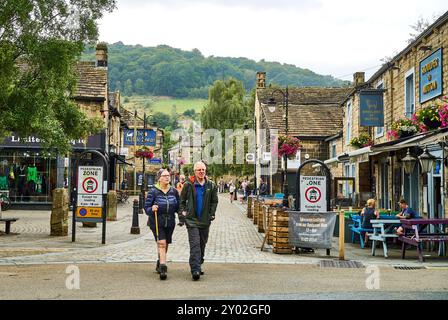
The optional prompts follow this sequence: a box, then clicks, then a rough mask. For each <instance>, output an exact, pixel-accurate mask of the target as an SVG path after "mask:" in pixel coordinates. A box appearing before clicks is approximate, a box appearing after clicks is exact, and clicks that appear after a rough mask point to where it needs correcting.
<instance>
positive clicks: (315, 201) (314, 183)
mask: <svg viewBox="0 0 448 320" xmlns="http://www.w3.org/2000/svg"><path fill="white" fill-rule="evenodd" d="M300 190H302V192H301V195H300V211H302V212H327V199H326V194H327V193H326V192H327V178H326V177H324V176H300Z"/></svg>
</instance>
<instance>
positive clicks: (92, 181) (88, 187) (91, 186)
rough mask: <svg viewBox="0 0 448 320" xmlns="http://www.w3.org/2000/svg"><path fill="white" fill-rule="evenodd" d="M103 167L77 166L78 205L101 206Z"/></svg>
mask: <svg viewBox="0 0 448 320" xmlns="http://www.w3.org/2000/svg"><path fill="white" fill-rule="evenodd" d="M102 193H103V167H93V166H80V167H79V168H78V202H77V204H78V207H102V206H103V194H102Z"/></svg>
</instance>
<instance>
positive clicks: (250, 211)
mask: <svg viewBox="0 0 448 320" xmlns="http://www.w3.org/2000/svg"><path fill="white" fill-rule="evenodd" d="M253 216H254V208H253V198H252V197H248V198H247V217H248V218H250V219H252V217H253Z"/></svg>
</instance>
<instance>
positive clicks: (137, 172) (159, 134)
mask: <svg viewBox="0 0 448 320" xmlns="http://www.w3.org/2000/svg"><path fill="white" fill-rule="evenodd" d="M121 114H122V118H121V126H120V135H119V136H120V143H119V145H120V149H119V154H120V156H121V157H122V160H123V161H122V165H121V166H120V169H119V172H118V175H117V180H118V182H119V183H120V184H121V182H122V181H123V180H124V179H126V181H127V187H128V190H130V191H134V192H136V193H138V192H140V189H141V183H142V177H143V159H142V158H138V157H135V150H138V149H140V148H141V147H142V143H143V142H142V140H141V139H140V138H139V139H137V141H136V143H137V145H135V143H134V134H135V132H136V131H141V132H143V129H144V122H143V118H142V117H141V116H139V115H138V114H137V111H135V112H131V111H129V110H127V109H126V108H125V107H122V108H121ZM146 129H147V132H148V133H149V135H150V137H149V138H148V139H147V140H148V142H147V146H148V147H151V148H153V151H154V157H153V158H152V159H146V162H145V166H144V169H145V170H144V172H145V181H146V183H147V184H148V185H153V184H154V183H155V182H156V181H155V179H156V173H157V171H158V170H159V169H160V168H162V165H163V158H162V156H163V147H162V146H163V139H164V132H163V130H162V129H160V128H158V127H157V124H156V123H155V122H151V121H148V116H147V123H146ZM137 135H138V136H140V135H139V133H137ZM135 182H137V183H135Z"/></svg>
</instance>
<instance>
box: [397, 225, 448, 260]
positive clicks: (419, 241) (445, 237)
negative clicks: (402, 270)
mask: <svg viewBox="0 0 448 320" xmlns="http://www.w3.org/2000/svg"><path fill="white" fill-rule="evenodd" d="M401 222H402V224H403V228H404V234H403V235H401V236H399V237H398V239H399V240H400V241H402V242H403V244H402V247H401V258H402V259H404V258H405V254H406V244H410V245H411V246H415V247H416V248H417V253H418V259H419V261H420V262H424V261H425V258H424V257H423V243H424V242H439V243H444V242H445V241H448V233H444V232H443V227H442V229H440V228H438V226H439V225H442V226H446V225H448V219H405V220H401ZM429 225H433V226H435V228H436V229H439V231H440V233H425V232H424V229H425V228H426V227H428V226H429ZM410 230H413V231H414V234H412V233H409V232H408V231H410Z"/></svg>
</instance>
